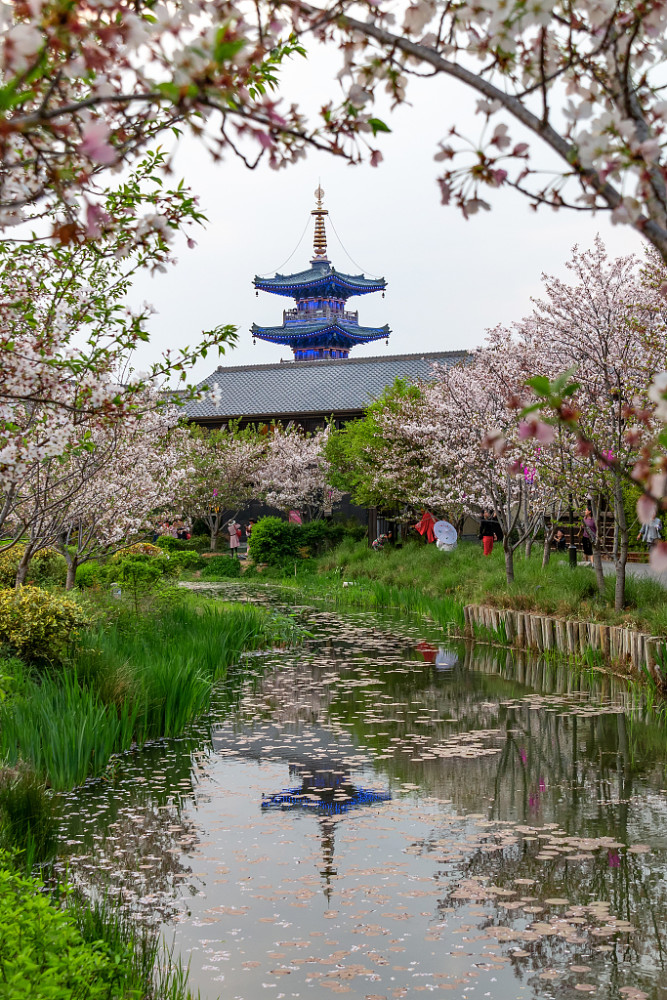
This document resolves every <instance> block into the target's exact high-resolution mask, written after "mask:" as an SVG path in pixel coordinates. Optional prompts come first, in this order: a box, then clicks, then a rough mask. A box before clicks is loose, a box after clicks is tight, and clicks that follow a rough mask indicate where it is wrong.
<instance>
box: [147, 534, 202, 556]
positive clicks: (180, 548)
mask: <svg viewBox="0 0 667 1000" xmlns="http://www.w3.org/2000/svg"><path fill="white" fill-rule="evenodd" d="M155 544H156V545H157V547H158V548H159V549H162V551H163V552H188V551H190V552H192V551H193V549H192V545H191V543H190V541H189V540H187V539H185V538H174V536H173V535H160V537H159V538H157V539H156V541H155Z"/></svg>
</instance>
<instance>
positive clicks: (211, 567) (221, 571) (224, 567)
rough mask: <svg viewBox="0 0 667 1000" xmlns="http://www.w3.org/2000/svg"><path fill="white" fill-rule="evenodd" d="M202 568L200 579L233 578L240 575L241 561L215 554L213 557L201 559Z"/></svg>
mask: <svg viewBox="0 0 667 1000" xmlns="http://www.w3.org/2000/svg"><path fill="white" fill-rule="evenodd" d="M202 563H203V564H204V569H203V570H202V572H201V578H202V580H233V579H235V578H236V577H239V576H240V575H241V563H240V562H239V561H238V559H230V558H229V556H216V557H215V558H213V559H202Z"/></svg>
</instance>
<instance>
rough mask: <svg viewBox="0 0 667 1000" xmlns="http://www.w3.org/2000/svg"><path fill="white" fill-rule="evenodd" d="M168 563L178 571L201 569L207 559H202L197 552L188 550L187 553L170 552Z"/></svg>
mask: <svg viewBox="0 0 667 1000" xmlns="http://www.w3.org/2000/svg"><path fill="white" fill-rule="evenodd" d="M169 562H170V563H171V564H172V565H173V566H177V567H178V568H179V569H188V570H193V569H203V568H204V566H206V565H207V563H208V562H209V560H208V559H203V558H202V556H201V555H200V554H199V552H194V551H193V550H192V549H190V550H189V551H188V552H172V553H170V555H169Z"/></svg>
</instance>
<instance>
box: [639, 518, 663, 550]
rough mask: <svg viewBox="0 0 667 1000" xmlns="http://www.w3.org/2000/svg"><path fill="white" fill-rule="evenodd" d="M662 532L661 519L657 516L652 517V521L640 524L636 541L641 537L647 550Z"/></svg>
mask: <svg viewBox="0 0 667 1000" xmlns="http://www.w3.org/2000/svg"><path fill="white" fill-rule="evenodd" d="M661 534H662V521H661V520H660V518H659V517H657V516H656V517H654V518H653V520H652V521H648V522H647V523H646V524H642V526H641V528H640V529H639V534H638V535H637V541H639V539H640V538H641V540H642V541H643V542H646V544H647V545H648V550H649V552H650V551H651V549H652V548H653V546H654V545H655V543H656V542H657V541H658V539H659V538H660V535H661Z"/></svg>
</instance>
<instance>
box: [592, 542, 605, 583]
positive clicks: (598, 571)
mask: <svg viewBox="0 0 667 1000" xmlns="http://www.w3.org/2000/svg"><path fill="white" fill-rule="evenodd" d="M593 566H594V567H595V581H596V583H597V585H598V591H599V593H600V594H604V572H603V570H602V553H601V552H600V546H599V545H597V544H596V545H594V546H593Z"/></svg>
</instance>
